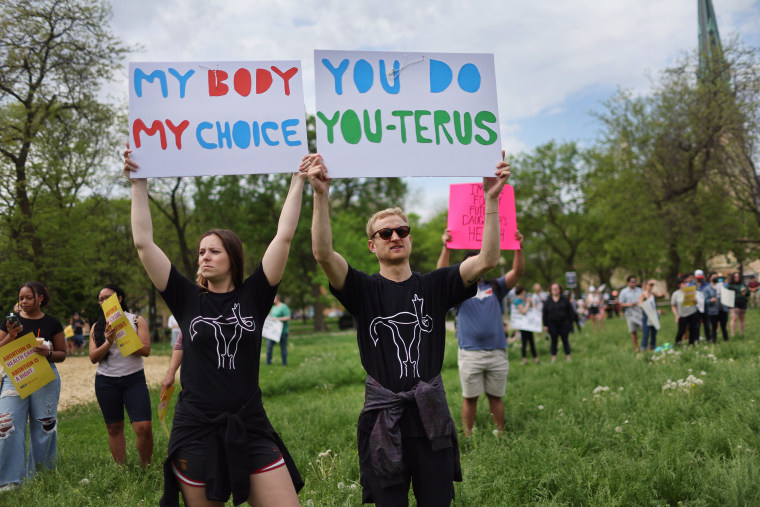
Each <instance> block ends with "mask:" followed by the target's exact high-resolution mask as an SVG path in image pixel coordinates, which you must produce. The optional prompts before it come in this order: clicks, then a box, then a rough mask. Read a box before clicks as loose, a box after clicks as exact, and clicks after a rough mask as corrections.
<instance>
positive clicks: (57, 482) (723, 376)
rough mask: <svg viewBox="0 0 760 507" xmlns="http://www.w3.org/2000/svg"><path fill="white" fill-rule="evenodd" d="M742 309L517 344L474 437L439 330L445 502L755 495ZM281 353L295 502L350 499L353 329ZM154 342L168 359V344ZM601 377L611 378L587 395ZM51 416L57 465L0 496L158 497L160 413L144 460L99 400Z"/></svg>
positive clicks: (755, 347) (752, 338) (305, 340)
mask: <svg viewBox="0 0 760 507" xmlns="http://www.w3.org/2000/svg"><path fill="white" fill-rule="evenodd" d="M663 320H664V321H665V322H664V329H663V330H662V331H661V336H660V337H659V340H658V341H659V342H660V343H663V342H666V341H668V342H672V341H673V335H674V333H675V327H674V325H673V323H672V322H671V321H672V319H671V318H670V317H669V316H668V315H666V316H665V317H664V319H663ZM747 321H748V322H747V329H751V330H752V331H749V332H747V333H746V334H745V336H742V337H737V338H736V339H735V340H733V341H730V342H728V343H723V342H721V343H719V344H717V345H714V346H712V345H701V346H698V347H695V348H688V347H685V348H681V349H679V350H678V351H677V352H675V353H672V354H657V355H655V356H654V357H656V358H657V359H653V356H652V354H649V353H646V354H634V353H633V345H632V344H631V341H630V337H629V336H628V333H627V331H626V328H625V321H624V320H608V321H606V322H605V324H606V326H605V332H604V333H597V334H595V333H593V331H592V330H591V329H590V327H586V328H585V330H584V331H583V332H582V333H575V334H573V335H571V344H572V346H573V362H571V363H567V362H565V361H564V359H560V360H559V361H558V362H557V363H555V364H550V363H549V353H548V342H547V341H545V340H544V339H543V338H541V337H538V339H537V342H538V343H537V345H538V348H539V354H540V356H541V360H542V364H540V365H534V364H532V363H531V364H528V365H527V366H523V365H521V364H520V350H519V344H518V343H516V344H514V345H513V346H511V348H510V359H511V361H510V373H509V381H508V384H507V394H506V397H505V406H506V421H507V428H506V431H505V433H504V436H503V437H502V438H497V437H496V436H495V435H494V434H493V430H494V425H493V423H492V421H491V418H490V415H489V414H488V403H487V402H486V401H485V400H484V399H481V402H480V403H479V407H478V415H477V419H476V423H475V424H476V430H475V432H474V434H473V437H472V438H470V439H464V438H461V422H460V415H459V414H460V410H461V389H460V386H459V378H458V374H457V365H456V339H455V338H454V336H453V334H450V335H449V336H448V339H447V351H446V359H445V361H444V371H443V378H444V383H445V387H446V391H447V394H448V399H449V406H450V409H451V413H452V415H453V416H454V420H455V422H456V423H457V427H458V428H460V449H461V453H462V468H463V472H464V482H462V483H458V484H457V485H456V495H457V497H456V500H455V502H454V505H458V506H480V505H488V506H491V505H496V506H498V505H531V504H546V505H605V506H607V505H689V506H700V505H759V504H760V481H759V480H758V478H760V457H759V455H758V452H759V451H760V441H759V439H760V410H759V407H758V405H760V387H759V386H760V368H759V367H760V331H758V330H757V327H758V325H759V324H760V312H757V311H750V313H749V315H748V318H747ZM289 349H290V355H289V366H288V367H287V368H283V367H281V366H279V365H274V366H269V367H267V366H264V367H262V372H261V385H262V389H263V391H264V402H265V406H266V409H267V412H268V413H269V416H270V419H271V420H272V424H273V425H274V427H275V428H276V429H277V430H278V432H279V433H280V435H281V436H282V438H283V440H284V441H285V443H286V444H287V445H288V448H289V449H290V451H291V453H292V454H293V456H294V458H295V460H296V463H297V464H298V466H299V469H300V470H301V473H302V475H303V477H304V479H305V481H306V486H305V487H304V489H303V490H302V491H301V494H300V499H301V502H302V503H303V504H305V505H315V506H316V505H324V506H336V505H346V506H349V505H360V503H361V488H360V487H359V486H358V480H359V468H358V457H357V453H356V433H355V431H356V420H357V417H358V414H359V411H360V410H361V407H362V403H363V380H364V372H363V370H362V368H361V365H360V364H359V354H358V351H357V348H356V344H355V336H354V334H353V333H352V332H334V333H326V334H313V333H308V329H307V328H305V327H299V328H296V329H295V330H294V331H293V334H292V338H291V340H290V343H289ZM154 350H156V353H157V354H164V355H166V358H167V364H168V354H169V350H168V347H158V348H156V349H154ZM560 357H562V355H560ZM703 372H704V373H703ZM690 374H693V375H694V376H695V377H698V378H700V379H702V380H703V382H704V383H703V384H702V385H695V386H693V387H690V388H689V390H688V391H687V392H682V391H675V392H674V391H672V390H666V391H663V389H662V387H663V385H664V384H665V383H666V382H667V381H668V380H672V381H677V380H678V379H686V378H687V377H688V376H689V375H690ZM598 386H601V387H607V388H609V389H608V390H600V391H599V392H598V393H597V394H598V396H595V395H594V394H595V393H594V389H595V388H597V387H598ZM157 394H158V393H157V392H152V393H151V395H152V397H153V401H154V404H155V403H156V402H157ZM59 415H60V426H59V440H58V442H59V443H58V456H59V462H58V467H57V468H56V469H55V470H53V471H45V472H42V473H40V474H38V475H37V477H36V478H35V479H34V480H33V481H30V482H28V483H27V484H26V485H25V486H24V487H23V488H22V489H20V490H16V491H13V492H9V493H4V494H0V505H35V506H38V507H42V506H48V505H50V506H52V505H93V506H102V505H156V504H157V503H158V500H159V498H160V496H161V489H162V481H163V479H162V475H161V468H160V465H161V462H162V461H163V459H164V458H165V456H166V446H167V440H168V439H167V437H166V435H165V434H164V433H163V430H162V429H161V428H160V425H159V424H158V422H157V421H154V435H155V441H156V442H155V443H156V445H155V454H154V464H153V465H151V467H150V468H149V469H148V470H147V471H143V470H141V469H140V468H139V466H138V464H137V455H136V451H135V449H134V435H133V434H131V433H130V432H129V431H128V432H127V445H128V458H127V464H126V465H125V466H124V467H118V466H116V465H115V464H114V463H113V461H112V459H111V456H110V453H109V451H108V444H107V440H106V432H105V425H104V424H103V421H102V418H101V415H100V412H99V410H98V408H97V406H96V405H89V406H82V407H77V408H75V409H71V410H67V411H64V412H61V413H60V414H59ZM328 451H329V452H328ZM3 459H5V457H3ZM411 504H412V505H415V502H413V501H412V503H411ZM230 505H231V502H230Z"/></svg>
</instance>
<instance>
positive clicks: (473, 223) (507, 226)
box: [447, 183, 520, 250]
mask: <svg viewBox="0 0 760 507" xmlns="http://www.w3.org/2000/svg"><path fill="white" fill-rule="evenodd" d="M485 213H486V203H485V197H484V196H483V185H482V184H481V183H464V184H461V185H450V186H449V220H448V228H449V230H450V231H451V241H450V242H449V243H448V245H447V246H448V247H449V248H452V249H463V250H480V244H481V243H482V241H483V223H484V221H485V218H486V215H485ZM499 223H500V225H501V249H502V250H520V243H519V242H517V241H516V240H515V231H517V219H516V217H515V189H514V187H513V186H511V185H504V188H503V189H502V191H501V194H500V195H499Z"/></svg>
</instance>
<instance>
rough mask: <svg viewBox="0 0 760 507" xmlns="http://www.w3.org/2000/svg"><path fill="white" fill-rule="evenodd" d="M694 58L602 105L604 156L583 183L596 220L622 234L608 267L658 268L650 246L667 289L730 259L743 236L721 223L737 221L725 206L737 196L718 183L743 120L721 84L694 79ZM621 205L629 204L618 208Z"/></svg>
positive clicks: (737, 225) (738, 226)
mask: <svg viewBox="0 0 760 507" xmlns="http://www.w3.org/2000/svg"><path fill="white" fill-rule="evenodd" d="M727 52H728V53H729V54H730V52H731V49H730V48H729V50H727ZM695 56H696V55H695ZM695 56H692V57H691V58H690V59H684V60H683V61H681V62H680V63H679V64H678V65H676V66H675V67H673V68H671V69H667V70H666V71H665V72H663V73H662V75H661V77H660V79H659V80H658V81H657V82H656V83H655V84H654V86H653V90H652V93H651V94H650V95H647V96H641V97H634V96H633V95H632V94H631V93H629V92H625V91H621V92H619V93H618V94H617V95H615V96H614V97H613V98H612V99H610V100H609V101H608V102H607V103H606V104H605V110H604V111H603V112H602V113H601V114H599V118H600V119H601V120H602V122H603V124H604V127H605V129H604V133H603V137H602V140H601V142H600V146H599V149H600V150H601V152H600V155H599V156H597V157H596V158H595V160H594V164H593V165H594V169H593V171H592V174H591V175H590V181H592V183H591V185H592V188H593V191H592V192H591V193H590V199H589V201H590V202H593V203H595V207H596V212H597V214H601V215H605V216H612V217H616V220H617V221H618V224H619V225H618V231H617V234H616V236H615V237H614V239H613V238H609V237H608V238H607V239H606V241H605V244H604V248H603V250H604V251H606V252H607V253H608V254H613V253H614V252H615V250H616V249H615V247H611V246H610V240H613V242H614V244H616V245H622V246H623V248H622V249H618V250H617V254H618V255H612V257H611V258H613V259H616V260H617V261H618V262H620V263H621V264H620V266H621V267H626V268H628V269H633V270H636V271H638V272H639V274H642V273H645V272H646V266H645V265H642V262H641V261H642V260H645V262H647V263H650V264H649V265H650V266H651V265H652V264H651V263H652V262H655V259H656V258H657V256H656V255H654V252H653V251H652V249H651V248H650V247H652V246H654V247H655V248H656V249H657V250H658V251H659V252H660V260H659V262H657V264H655V265H659V264H664V265H665V266H666V268H665V269H664V271H663V272H661V273H660V274H661V275H664V276H665V277H666V279H667V280H668V281H669V282H672V281H673V280H675V278H676V276H677V275H678V273H680V272H684V271H690V270H693V269H694V266H695V265H696V266H700V265H701V266H704V263H705V261H706V259H708V258H709V257H710V256H712V255H714V254H716V253H724V252H726V251H727V250H732V249H734V248H733V246H734V240H735V239H736V238H737V237H739V236H740V235H742V233H743V232H742V231H743V230H744V228H743V223H742V221H741V220H725V217H727V216H728V217H736V215H737V209H736V206H735V203H734V201H733V200H732V199H724V198H723V197H724V196H732V195H733V194H734V193H733V192H732V191H731V189H729V188H727V187H726V185H725V178H720V177H718V176H719V175H721V174H725V170H724V169H723V167H722V166H723V165H724V163H725V161H726V160H727V157H729V156H730V153H731V149H730V143H729V142H728V140H730V139H733V138H734V136H735V135H736V134H735V132H737V131H739V130H741V129H740V128H739V126H740V125H741V124H742V123H744V119H743V118H744V117H743V116H742V115H740V114H737V111H736V108H735V102H734V100H733V99H732V98H731V95H730V94H728V93H727V91H728V88H727V86H726V80H724V79H705V78H704V77H702V78H700V79H698V78H697V76H698V74H697V58H696V57H695ZM701 75H702V76H704V74H701ZM619 196H626V201H625V202H620V199H617V202H616V198H618V197H619ZM606 232H609V231H606ZM598 244H599V242H598V241H597V245H598ZM625 251H629V252H631V253H630V254H628V255H625V253H624V252H625ZM633 252H645V255H642V256H640V257H639V256H637V255H634V254H633ZM649 271H650V272H651V271H652V270H651V268H650V269H649Z"/></svg>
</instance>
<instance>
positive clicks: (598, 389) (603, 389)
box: [593, 386, 610, 394]
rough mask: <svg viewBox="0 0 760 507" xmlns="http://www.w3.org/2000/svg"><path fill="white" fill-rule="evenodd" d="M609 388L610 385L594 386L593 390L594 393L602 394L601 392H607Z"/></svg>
mask: <svg viewBox="0 0 760 507" xmlns="http://www.w3.org/2000/svg"><path fill="white" fill-rule="evenodd" d="M609 390H610V388H609V387H607V386H596V387H595V388H594V391H593V393H594V394H601V393H606V392H607V391H609Z"/></svg>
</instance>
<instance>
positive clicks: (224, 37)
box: [106, 0, 760, 219]
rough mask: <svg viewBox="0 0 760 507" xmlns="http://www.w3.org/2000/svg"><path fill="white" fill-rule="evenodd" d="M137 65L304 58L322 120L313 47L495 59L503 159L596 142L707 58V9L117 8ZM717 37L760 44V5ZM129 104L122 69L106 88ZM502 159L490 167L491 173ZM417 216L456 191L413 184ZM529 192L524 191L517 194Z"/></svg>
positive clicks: (727, 22)
mask: <svg viewBox="0 0 760 507" xmlns="http://www.w3.org/2000/svg"><path fill="white" fill-rule="evenodd" d="M111 3H112V6H113V12H114V17H113V23H112V28H113V30H114V32H115V34H116V35H117V36H118V37H119V38H120V39H121V40H122V41H123V42H125V43H126V44H127V45H130V46H135V47H139V49H138V50H137V51H135V52H134V53H132V54H131V55H130V56H129V57H128V61H143V62H146V61H201V60H219V61H225V60H293V59H297V60H300V61H301V65H302V69H303V77H304V94H305V100H306V104H305V106H306V111H307V112H308V113H309V114H314V113H315V111H316V107H315V104H314V77H313V76H314V63H313V62H314V57H313V51H314V49H342V50H383V51H429V52H439V53H449V52H452V53H453V52H457V53H459V52H462V53H493V54H494V60H495V64H496V81H497V88H498V100H499V117H500V128H501V139H502V144H503V148H505V149H506V150H507V151H508V152H509V153H511V154H517V153H520V152H529V151H531V150H532V149H533V148H535V147H536V146H538V145H541V144H543V143H546V142H548V141H551V140H556V141H559V142H562V141H577V142H579V143H581V144H586V145H588V144H591V143H592V142H593V140H594V139H595V137H596V135H597V134H598V128H599V124H598V122H597V121H596V120H595V118H594V117H593V115H592V114H590V113H591V112H592V111H599V110H601V109H602V103H603V102H604V101H605V100H606V99H607V98H609V97H610V95H612V94H613V93H615V92H616V90H618V89H620V88H624V89H630V90H632V91H633V93H636V94H644V93H646V92H647V91H648V90H649V88H650V85H651V83H652V79H654V78H656V77H657V75H658V73H659V72H660V71H662V70H664V69H665V68H666V67H667V66H669V65H671V64H673V63H675V62H676V61H677V60H678V59H679V58H680V57H682V56H684V55H685V54H687V53H688V52H690V51H694V50H695V49H696V47H697V0H665V1H663V0H608V1H606V2H604V1H599V0H575V1H573V2H568V1H566V0H538V1H534V2H525V1H523V0H520V1H518V0H459V1H454V0H435V1H429V0H417V1H415V2H410V1H409V0H269V1H266V2H264V1H251V0H223V1H222V0H162V1H160V2H156V1H155V0H130V1H128V2H127V1H123V0H112V2H111ZM713 6H714V8H715V11H716V16H717V18H718V28H719V30H720V35H721V40H722V41H723V43H724V44H725V43H726V42H727V41H728V40H729V39H730V38H731V37H733V36H737V37H739V38H740V39H741V40H742V41H743V42H744V43H746V44H750V45H753V46H760V2H758V1H751V0H714V1H713ZM106 91H107V92H108V94H109V95H110V96H111V97H112V98H113V99H114V100H117V101H119V102H124V103H126V101H127V96H128V92H127V69H126V65H125V66H124V68H123V69H122V70H121V71H120V72H119V73H118V75H117V80H116V81H115V82H114V83H111V84H109V85H108V86H107V87H106ZM495 163H496V161H494V165H495ZM406 181H407V184H408V186H409V188H410V191H411V192H410V197H409V199H408V200H407V203H406V207H407V210H409V211H411V212H414V213H417V214H418V215H420V216H422V218H423V219H428V218H430V217H431V216H433V215H435V214H436V213H438V212H440V211H442V210H444V209H446V207H447V202H448V186H449V184H451V183H462V182H466V181H473V179H472V178H469V179H468V178H406ZM516 192H519V189H516Z"/></svg>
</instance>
